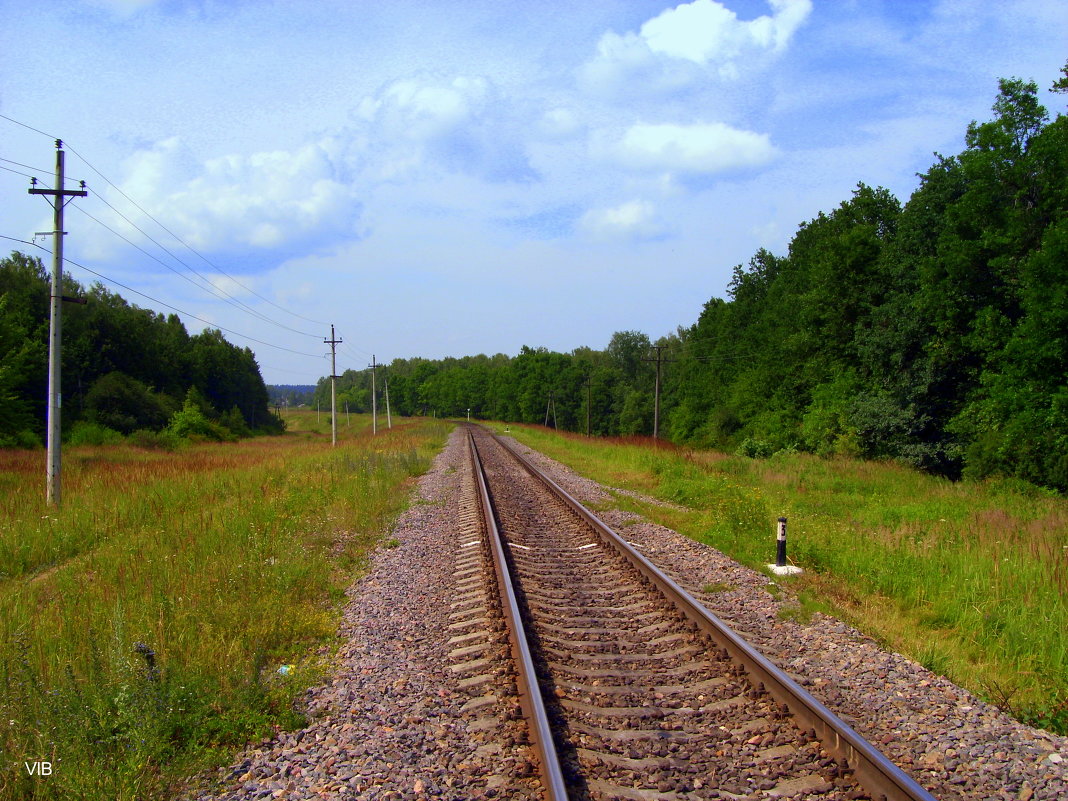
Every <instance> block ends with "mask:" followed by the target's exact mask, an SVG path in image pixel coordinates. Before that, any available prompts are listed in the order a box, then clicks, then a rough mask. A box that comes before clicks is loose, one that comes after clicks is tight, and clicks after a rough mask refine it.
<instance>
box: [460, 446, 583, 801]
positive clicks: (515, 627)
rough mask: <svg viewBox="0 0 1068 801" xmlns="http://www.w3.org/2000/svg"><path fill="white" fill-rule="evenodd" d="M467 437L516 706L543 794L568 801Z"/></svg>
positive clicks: (491, 515) (479, 461) (475, 453)
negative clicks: (508, 649)
mask: <svg viewBox="0 0 1068 801" xmlns="http://www.w3.org/2000/svg"><path fill="white" fill-rule="evenodd" d="M467 437H468V444H469V446H470V448H471V461H472V464H473V470H474V474H475V479H476V484H477V486H478V494H479V502H480V506H481V507H482V520H483V522H484V524H485V527H486V535H487V536H486V538H487V540H488V541H489V543H488V546H489V550H490V555H491V557H492V560H493V567H494V570H495V571H496V574H497V589H498V592H499V593H500V596H501V605H502V607H503V609H504V616H505V620H506V622H507V624H508V634H509V637H508V639H509V645H510V646H511V649H512V659H513V660H514V662H515V665H516V674H517V676H516V684H517V686H518V691H519V704H520V706H521V707H522V708H523V714H524V716H525V717H526V720H527V727H528V729H529V731H530V741H531V745H532V746H533V749H534V754H535V757H536V759H537V760H538V772H539V775H540V776H541V784H542V788H543V789H544V791H545V798H546V799H547V801H568V795H567V788H566V786H565V784H564V774H563V770H562V768H561V766H560V758H559V756H558V755H557V752H556V744H555V743H554V741H553V736H552V731H551V729H550V727H549V716H548V714H547V713H546V711H545V702H544V700H543V699H542V697H541V689H540V688H539V686H538V675H537V672H536V671H535V669H534V659H533V657H532V656H531V653H530V645H529V643H528V640H527V634H526V627H525V626H524V625H523V619H522V616H521V613H520V610H519V601H518V599H517V598H516V594H515V588H514V587H513V584H512V576H511V571H510V570H509V569H508V563H507V561H506V560H505V556H504V544H503V542H502V538H501V532H500V530H499V529H498V528H497V520H496V515H495V511H494V506H493V499H492V497H491V496H490V491H489V487H488V485H487V483H486V475H485V472H484V471H483V469H482V459H481V458H480V457H479V455H478V446H477V445H476V444H475V438H474V437H473V436H472V435H471V432H470V430H468V432H467Z"/></svg>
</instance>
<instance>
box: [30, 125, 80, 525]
mask: <svg viewBox="0 0 1068 801" xmlns="http://www.w3.org/2000/svg"><path fill="white" fill-rule="evenodd" d="M63 165H64V153H63V141H62V140H61V139H57V140H56V188H55V189H38V188H37V179H36V178H31V179H30V189H29V192H30V194H31V195H50V196H51V197H52V209H53V211H54V213H53V216H52V231H51V233H52V243H53V244H52V302H51V307H50V316H49V326H48V454H47V460H48V464H47V466H46V475H47V478H46V489H45V500H46V501H47V503H48V504H49V506H59V505H60V503H61V502H62V498H63V492H62V443H61V441H60V426H59V423H60V411H59V410H60V407H61V406H62V404H63V394H62V393H63V390H62V387H61V386H60V378H61V376H60V368H61V361H62V355H63V352H62V344H63V314H62V306H61V305H60V304H61V303H62V302H63V237H64V236H66V233H67V232H66V231H64V230H63V207H64V206H66V200H65V198H68V197H85V196H86V195H87V194H89V193H88V192H86V191H85V181H82V184H81V185H82V188H81V189H70V190H68V189H64V187H63Z"/></svg>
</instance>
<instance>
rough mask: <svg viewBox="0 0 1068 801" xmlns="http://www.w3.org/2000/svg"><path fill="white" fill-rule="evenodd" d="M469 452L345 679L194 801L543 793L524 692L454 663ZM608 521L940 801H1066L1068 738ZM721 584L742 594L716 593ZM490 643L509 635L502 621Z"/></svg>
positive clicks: (667, 543) (317, 692)
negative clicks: (469, 685) (522, 719)
mask: <svg viewBox="0 0 1068 801" xmlns="http://www.w3.org/2000/svg"><path fill="white" fill-rule="evenodd" d="M464 448H465V446H464V442H463V434H462V432H461V431H460V430H459V429H457V430H456V431H454V432H453V434H452V435H451V436H450V439H449V442H448V444H447V446H446V447H445V449H444V450H443V451H442V452H441V453H440V454H439V455H438V457H437V458H436V459H435V461H434V464H433V466H432V468H431V469H430V470H429V471H428V472H427V473H426V474H425V475H424V476H423V477H422V478H421V479H420V481H419V483H418V486H417V488H416V489H415V491H414V494H413V498H412V503H411V506H410V508H409V510H408V511H407V512H405V513H404V514H403V515H402V516H401V517H400V518H399V520H398V521H397V524H396V526H395V529H394V531H393V533H392V537H393V538H395V539H396V541H397V542H398V543H399V544H398V545H397V546H396V547H392V548H381V549H379V550H378V551H377V552H376V553H375V554H374V556H373V558H372V564H371V568H370V571H369V572H368V573H367V574H366V575H365V576H364V577H363V578H362V579H360V580H359V581H358V582H356V583H355V584H354V585H353V587H352V588H351V589H350V590H349V601H348V603H347V605H346V607H345V610H344V614H343V623H342V630H341V634H342V636H343V638H344V645H343V646H342V648H341V649H340V651H339V653H338V655H337V658H336V660H335V667H334V670H333V672H332V674H331V678H330V679H329V680H328V681H327V682H325V683H324V684H322V685H320V686H317V687H314V688H312V689H310V690H309V691H308V692H307V694H306V696H305V698H304V699H303V709H304V711H305V713H306V714H307V716H308V718H309V720H310V722H309V724H308V726H307V727H305V728H304V729H301V730H299V731H292V732H281V733H279V734H278V735H276V736H275V737H273V738H271V739H269V740H265V741H263V742H261V743H259V744H258V745H256V746H255V747H252V748H250V749H249V750H247V751H246V752H244V753H243V754H241V755H240V756H239V758H238V760H237V761H236V762H235V763H234V764H233V765H232V766H230V767H229V768H227V769H225V770H223V771H220V772H219V774H218V775H216V776H214V777H208V778H209V779H210V785H211V787H212V789H211V790H204V789H200V790H198V791H196V792H195V793H193V794H191V795H189V796H188V797H189V798H195V799H197V801H206V799H209V798H218V799H250V798H251V799H256V798H287V799H312V798H339V799H340V798H352V799H364V798H366V799H422V798H426V799H430V798H442V799H482V798H502V799H509V798H537V797H538V794H537V781H536V779H534V778H533V777H532V775H531V773H532V765H531V763H530V755H529V751H528V748H527V746H526V745H524V743H523V740H524V737H523V734H522V731H521V726H520V725H519V722H518V720H517V716H518V705H517V703H516V701H515V698H514V687H513V688H512V689H511V690H509V689H507V688H508V687H509V686H510V685H509V684H508V682H507V681H502V682H501V687H504V688H505V689H503V690H502V689H499V688H498V689H496V690H494V695H493V697H490V696H489V695H482V696H479V695H478V693H486V690H485V688H483V689H482V690H475V691H472V690H469V689H465V687H463V686H461V682H462V681H463V680H464V675H463V674H462V673H458V672H457V671H456V670H454V669H453V666H454V664H455V663H456V661H457V660H456V657H455V656H453V657H450V651H452V652H453V653H454V654H455V652H456V651H455V646H454V645H450V643H449V640H450V638H454V639H455V635H456V628H455V625H454V622H455V614H454V615H453V617H452V618H450V613H451V610H452V609H453V605H454V602H455V601H454V599H455V598H456V597H457V578H456V575H457V570H456V566H457V558H458V554H459V551H460V546H461V545H462V544H463V543H462V540H463V539H464V538H463V537H462V536H461V535H460V533H459V532H458V526H459V522H458V521H459V520H460V518H461V513H460V495H461V475H462V473H463V471H462V470H461V469H459V468H460V465H461V463H462V460H463V456H464ZM520 450H521V451H523V452H528V451H529V449H527V448H524V447H522V446H520ZM533 461H535V463H536V464H537V465H538V466H539V467H540V468H541V469H543V470H545V471H546V472H547V473H549V474H550V475H551V476H552V477H553V478H554V480H556V481H557V482H558V483H560V484H561V486H563V487H564V489H566V490H567V491H568V492H570V493H571V494H573V495H574V496H575V497H576V498H578V499H579V500H582V501H585V502H601V503H603V502H604V501H606V500H610V499H611V495H610V494H609V493H608V492H607V491H606V490H605V489H604V488H603V487H601V486H600V485H598V484H596V483H594V482H592V481H589V480H587V479H584V478H582V477H580V476H578V475H577V474H575V473H574V472H572V471H571V470H569V469H567V468H565V467H563V466H561V465H559V464H558V463H556V462H554V461H552V460H549V459H547V458H546V457H544V456H540V455H537V454H535V455H534V456H533ZM600 516H601V517H602V519H603V520H604V521H605V522H606V523H607V524H608V525H610V526H613V527H615V528H617V530H620V531H621V533H623V535H624V536H625V538H626V539H627V540H629V541H630V542H632V543H634V544H636V545H638V546H639V547H640V548H641V550H642V552H643V553H644V554H645V555H646V556H648V557H649V558H650V559H651V560H652V561H653V562H655V563H656V564H657V565H658V566H660V567H661V569H663V570H665V571H666V572H668V573H669V574H670V575H672V576H673V577H674V578H675V579H676V581H678V582H679V583H680V584H682V585H683V586H684V587H686V588H687V589H688V590H689V591H690V592H691V593H693V594H694V595H695V596H696V597H697V598H699V599H700V600H702V601H703V602H704V603H705V604H706V606H708V608H709V609H710V610H711V611H712V612H713V613H715V614H716V615H718V616H720V617H721V618H723V619H724V620H726V621H727V622H729V623H731V624H732V625H733V626H734V627H735V628H736V629H737V630H739V631H740V632H741V633H743V634H744V635H745V636H747V637H748V638H750V639H751V641H752V642H753V643H754V645H756V646H757V647H758V648H759V649H760V650H762V651H763V652H764V653H765V654H766V655H767V656H769V657H770V658H771V659H772V660H774V661H775V662H776V663H777V664H779V665H780V667H782V668H783V669H784V670H786V671H788V672H789V673H791V674H793V675H794V676H795V677H796V678H798V680H799V681H800V683H802V685H803V686H805V687H806V689H808V690H809V691H810V692H811V693H812V694H813V695H814V696H816V697H817V698H818V699H819V700H821V701H822V702H823V703H825V704H827V706H829V707H830V708H831V709H833V710H834V711H835V712H836V713H838V714H839V715H840V716H841V717H842V718H843V719H845V720H846V722H847V723H849V724H850V725H852V726H853V727H854V728H856V729H857V730H858V731H859V732H860V733H861V734H862V735H863V736H865V737H867V738H868V739H869V740H871V741H873V742H874V743H875V744H876V745H877V746H878V747H879V748H881V749H882V750H883V751H884V753H886V754H887V756H889V757H890V758H891V759H893V760H894V761H895V762H897V763H898V764H899V765H900V766H901V767H902V768H903V769H905V770H906V771H907V772H909V773H910V774H912V775H913V777H914V778H916V779H917V781H919V782H920V783H921V784H923V785H924V786H925V787H927V788H928V789H930V790H931V792H932V793H933V794H934V795H935V796H936V797H938V798H940V799H1005V800H1006V801H1046V800H1047V799H1048V800H1049V801H1053V799H1064V798H1068V739H1066V738H1064V737H1058V736H1055V735H1052V734H1049V733H1048V732H1044V731H1040V730H1036V729H1032V728H1030V727H1027V726H1024V725H1022V724H1020V723H1018V722H1016V721H1014V720H1013V719H1012V718H1010V717H1008V716H1007V715H1005V714H1004V713H1002V712H1001V711H999V710H998V709H997V708H996V707H993V706H991V705H989V704H986V703H984V702H982V701H980V700H979V699H977V698H976V697H974V696H973V695H971V694H970V693H968V692H967V691H965V690H963V689H961V688H959V687H957V686H955V685H954V684H952V683H951V682H949V681H948V680H947V679H945V678H942V677H940V676H937V675H935V674H933V673H931V672H930V671H928V670H927V669H926V668H924V667H922V666H921V665H919V664H917V663H915V662H913V661H911V660H909V659H907V658H905V657H903V656H901V655H899V654H895V653H890V652H887V651H885V650H882V649H880V648H879V647H878V646H877V645H876V643H875V642H874V641H872V640H871V639H870V638H867V637H865V636H864V635H863V634H861V633H860V632H858V631H857V630H856V629H854V628H852V627H850V626H848V625H845V624H844V623H842V622H841V621H838V620H835V619H834V618H831V617H829V616H826V615H821V614H815V615H813V616H812V618H811V620H809V621H807V622H804V623H799V622H797V621H794V620H788V619H781V618H780V617H779V614H780V611H781V610H782V609H783V608H784V606H787V607H788V606H790V605H791V604H792V603H793V601H792V599H791V598H790V597H789V593H788V592H783V593H780V597H778V598H775V597H773V596H772V595H771V594H770V593H769V592H768V589H769V587H768V585H769V582H770V579H769V578H768V577H767V576H765V575H764V574H762V573H759V572H757V571H754V570H751V569H749V568H746V567H743V566H741V565H738V564H736V563H735V562H733V561H731V560H730V559H728V558H727V557H725V556H724V555H723V554H721V553H720V552H719V551H716V550H715V549H713V548H710V547H708V546H705V545H702V544H700V543H696V542H694V541H692V540H689V539H688V538H686V537H683V536H681V535H679V534H677V533H675V532H673V531H670V530H668V529H665V528H662V527H660V526H657V525H653V524H651V523H648V522H646V521H644V520H642V519H641V518H637V517H636V516H635V515H632V514H629V513H625V512H619V511H609V512H605V513H603V514H601V515H600ZM710 584H714V585H718V586H720V587H728V588H729V589H722V590H721V591H719V592H715V593H709V594H702V593H701V588H702V587H705V586H707V585H710ZM451 625H452V626H453V628H450V626H451ZM486 636H487V638H489V639H490V640H491V641H493V642H496V638H499V637H500V634H499V632H498V631H497V624H496V623H493V624H492V625H491V626H489V627H488V630H487V632H486ZM505 652H506V649H505V648H503V647H500V648H496V649H494V650H493V651H492V652H491V654H490V656H489V658H488V659H487V662H488V663H489V666H488V667H486V668H485V671H486V672H493V671H496V672H497V673H498V674H500V675H504V673H505V672H506V671H507V669H508V668H507V666H506V664H505V659H506V657H505ZM494 660H496V661H494ZM197 786H199V787H200V788H203V787H204V786H205V781H201V782H200V783H198V785H197Z"/></svg>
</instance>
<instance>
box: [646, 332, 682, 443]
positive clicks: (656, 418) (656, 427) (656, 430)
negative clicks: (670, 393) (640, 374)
mask: <svg viewBox="0 0 1068 801" xmlns="http://www.w3.org/2000/svg"><path fill="white" fill-rule="evenodd" d="M666 347H667V346H666V345H653V350H655V351H656V358H655V359H642V361H643V362H656V390H655V393H654V396H653V397H654V400H653V439H660V365H661V364H668V363H670V362H672V361H674V359H665V358H663V357H662V351H663V350H664V348H666Z"/></svg>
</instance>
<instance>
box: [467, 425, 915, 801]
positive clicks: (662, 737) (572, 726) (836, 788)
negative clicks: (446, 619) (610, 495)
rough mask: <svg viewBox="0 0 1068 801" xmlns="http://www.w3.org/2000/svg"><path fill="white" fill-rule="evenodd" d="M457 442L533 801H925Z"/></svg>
mask: <svg viewBox="0 0 1068 801" xmlns="http://www.w3.org/2000/svg"><path fill="white" fill-rule="evenodd" d="M469 431H470V436H469V448H470V456H471V459H470V468H469V469H470V470H471V471H472V473H471V480H470V481H469V482H468V486H469V487H471V488H472V492H471V495H472V497H471V498H470V503H471V504H473V505H476V506H477V512H475V511H474V510H472V512H471V517H472V519H474V520H475V523H474V525H476V526H478V528H479V538H478V542H479V543H481V545H482V548H481V552H482V559H483V562H484V564H485V565H486V571H487V573H488V574H489V576H488V578H487V579H486V580H487V581H489V582H490V583H492V584H495V585H496V594H497V595H498V597H499V598H500V602H499V603H500V606H501V610H502V612H503V615H504V617H505V619H506V621H507V628H508V640H509V645H510V648H511V652H512V656H513V658H514V660H515V682H516V687H517V690H518V696H519V700H520V704H521V706H522V707H523V712H524V715H525V718H526V721H527V726H528V730H529V739H530V743H531V745H532V749H533V751H534V754H535V757H536V760H537V762H538V769H539V774H540V778H541V785H542V790H543V794H544V797H545V798H546V799H551V801H559V800H560V799H571V801H578V800H579V799H636V800H637V801H673V800H675V799H706V798H707V799H739V798H765V797H766V798H791V797H809V796H810V795H811V796H815V797H819V798H826V799H863V798H870V799H883V798H885V799H887V801H903V800H904V799H912V800H913V801H919V800H920V799H930V800H931V801H933V797H932V796H931V795H930V794H929V793H927V792H926V791H925V790H924V789H923V788H922V787H920V786H919V785H918V784H917V783H916V782H915V781H914V780H912V779H911V778H910V777H909V776H908V775H906V774H905V773H904V772H902V771H901V770H900V769H899V768H897V767H896V766H895V765H894V764H893V763H891V762H890V761H889V760H887V759H886V757H884V756H883V755H882V754H881V753H880V752H879V751H878V750H877V749H876V748H875V747H874V746H872V745H871V744H870V743H868V742H867V741H865V740H864V739H863V738H862V737H860V735H858V734H857V733H856V732H855V731H853V730H852V729H851V728H850V727H849V726H848V725H846V724H845V723H844V722H843V721H841V720H840V719H839V718H838V717H836V716H835V715H834V714H833V713H832V712H831V711H830V710H828V709H827V708H826V707H824V706H823V705H822V704H821V703H820V702H819V701H817V700H816V699H814V698H813V697H812V696H811V695H810V694H809V693H808V692H806V691H805V690H804V689H802V688H801V687H800V686H799V685H798V684H797V683H796V682H794V681H793V680H792V679H791V678H790V677H788V676H787V675H786V674H785V673H783V672H782V671H781V670H780V669H778V668H777V667H776V666H775V665H774V664H772V663H771V662H770V661H769V660H768V659H766V658H765V657H763V656H762V655H761V654H760V653H759V652H757V651H756V650H755V649H754V648H753V647H752V646H750V645H749V644H748V643H746V642H745V641H744V640H743V639H742V638H741V637H740V636H739V635H738V634H736V633H735V632H733V631H731V630H730V629H729V628H728V627H727V626H726V624H724V623H723V622H722V621H720V620H719V619H718V618H716V617H715V616H714V615H712V614H711V613H710V612H708V611H707V610H706V609H705V608H704V607H703V606H702V605H701V604H700V603H699V602H697V601H696V600H694V599H693V598H692V596H690V595H689V594H688V593H687V592H686V591H685V590H683V589H682V588H681V587H679V586H678V585H677V584H676V583H675V582H674V581H672V580H671V579H670V578H669V577H668V576H666V575H665V574H664V573H662V572H661V571H660V570H659V569H657V568H656V567H655V566H654V565H652V564H651V563H650V562H649V561H648V560H646V559H645V558H644V557H643V556H642V555H641V554H639V553H638V552H637V550H636V549H635V548H634V547H632V546H631V545H630V544H628V543H627V542H626V541H625V540H624V539H623V538H621V537H620V536H618V535H617V534H615V533H614V532H612V531H611V530H610V529H608V528H607V527H606V526H605V525H604V524H603V523H601V522H600V521H599V520H598V519H597V518H596V517H595V516H594V515H592V514H591V513H590V512H588V511H587V510H585V509H584V508H583V507H582V506H581V505H579V504H578V502H577V501H575V500H574V499H572V498H571V497H570V496H569V495H567V493H565V492H564V491H563V490H562V489H560V488H559V487H558V486H557V485H556V484H555V483H554V482H552V480H551V479H549V478H548V477H546V476H545V475H543V474H542V473H540V472H539V471H538V470H536V469H535V468H534V467H533V466H532V465H531V464H529V463H528V462H527V461H526V460H524V459H522V457H521V456H520V455H519V454H518V453H516V452H515V451H514V450H513V449H511V448H510V447H508V446H507V445H505V444H504V443H503V442H502V441H501V440H499V439H497V438H496V437H494V436H492V435H491V434H489V433H488V432H486V431H484V430H482V429H479V428H476V427H471V428H470V429H469ZM468 544H470V545H474V541H472V542H471V543H468ZM471 551H472V552H473V551H475V549H474V548H472V549H471ZM471 558H472V559H474V553H472V554H471ZM490 566H492V567H490ZM471 570H472V572H473V571H474V568H471Z"/></svg>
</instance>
